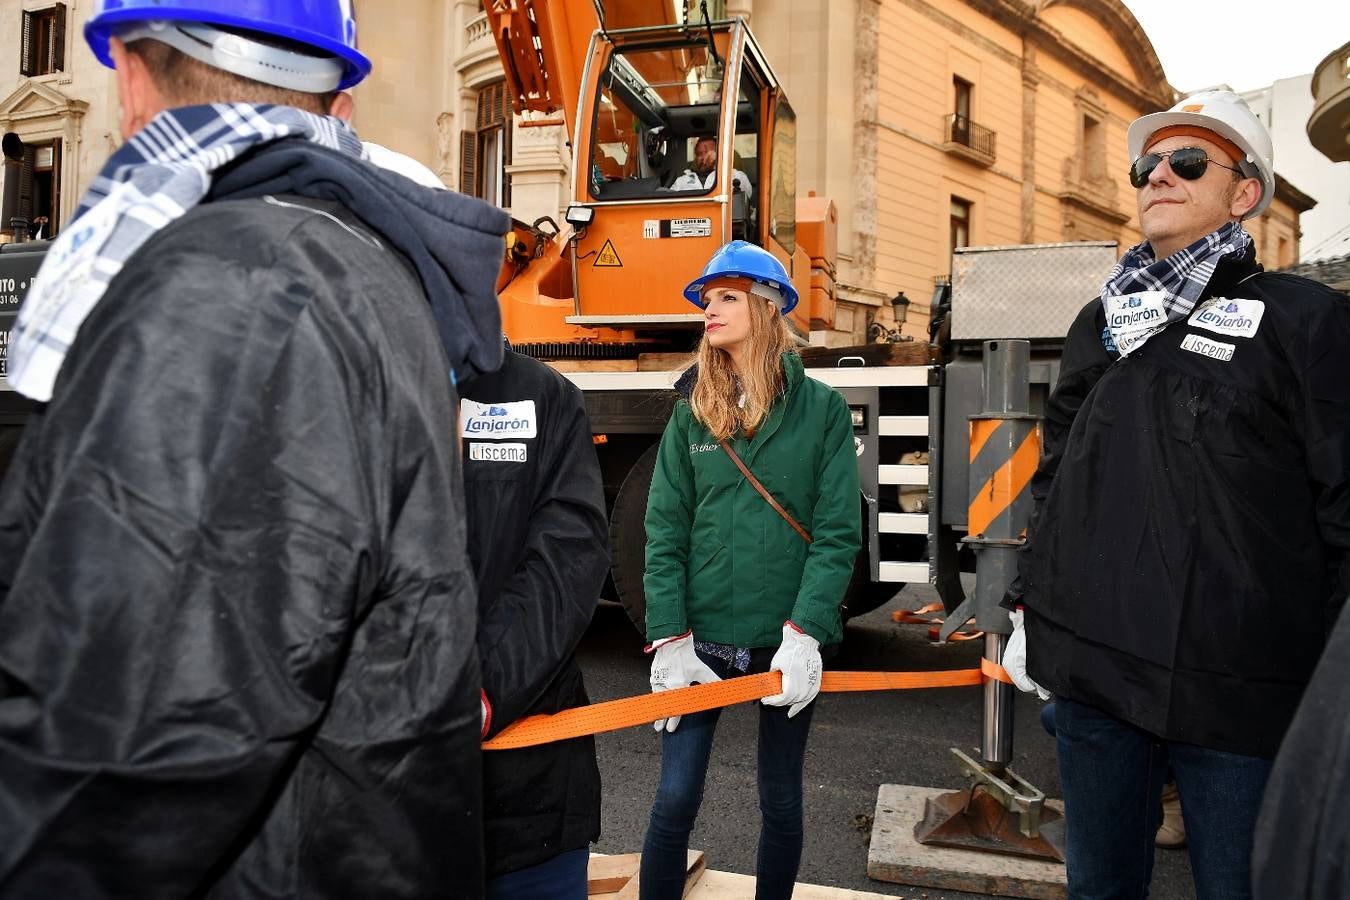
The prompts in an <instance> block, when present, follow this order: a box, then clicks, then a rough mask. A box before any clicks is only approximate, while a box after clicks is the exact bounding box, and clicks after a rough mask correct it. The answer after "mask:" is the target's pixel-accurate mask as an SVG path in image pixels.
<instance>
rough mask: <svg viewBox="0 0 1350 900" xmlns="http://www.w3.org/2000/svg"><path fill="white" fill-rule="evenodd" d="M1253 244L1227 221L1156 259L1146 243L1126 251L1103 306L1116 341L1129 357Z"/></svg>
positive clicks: (1105, 289)
mask: <svg viewBox="0 0 1350 900" xmlns="http://www.w3.org/2000/svg"><path fill="white" fill-rule="evenodd" d="M1251 242H1252V239H1251V237H1250V236H1249V235H1248V234H1247V232H1246V231H1245V230H1244V229H1243V228H1242V226H1241V225H1239V224H1238V223H1237V222H1226V223H1224V224H1223V225H1222V226H1220V227H1219V228H1218V229H1217V230H1215V231H1212V232H1210V233H1209V234H1207V235H1205V236H1204V237H1202V238H1201V239H1200V240H1198V241H1196V242H1195V243H1194V244H1191V245H1190V246H1189V247H1187V248H1186V249H1184V250H1180V251H1178V252H1176V253H1173V254H1172V255H1171V256H1169V257H1167V258H1166V259H1155V258H1154V256H1153V248H1152V247H1150V246H1149V244H1148V242H1147V241H1145V242H1143V243H1142V244H1137V245H1135V246H1133V247H1131V248H1130V249H1129V250H1127V251H1126V252H1125V255H1124V256H1123V257H1121V259H1120V262H1118V263H1116V267H1115V268H1114V269H1112V270H1111V274H1110V275H1108V276H1107V277H1106V283H1105V284H1103V285H1102V290H1101V298H1102V307H1103V308H1104V309H1105V311H1106V324H1107V328H1108V329H1109V330H1110V333H1111V334H1110V336H1111V340H1112V342H1113V343H1114V344H1115V348H1116V350H1117V352H1119V353H1120V355H1121V356H1127V355H1129V353H1130V351H1131V350H1134V349H1136V348H1138V347H1140V346H1142V345H1143V343H1144V342H1145V341H1147V340H1148V339H1149V338H1151V337H1152V336H1153V335H1155V334H1157V333H1158V332H1160V331H1162V330H1163V329H1164V328H1166V327H1167V326H1168V325H1171V324H1172V323H1173V322H1175V321H1177V320H1179V319H1184V318H1186V316H1188V315H1190V314H1191V310H1193V309H1194V308H1195V303H1196V301H1197V300H1199V299H1200V294H1201V292H1203V291H1204V289H1205V286H1206V285H1208V284H1209V279H1210V278H1211V277H1212V276H1213V275H1214V268H1215V267H1216V266H1217V265H1218V263H1219V260H1220V259H1222V258H1223V257H1225V256H1241V255H1242V254H1244V253H1246V251H1247V248H1248V247H1249V246H1251Z"/></svg>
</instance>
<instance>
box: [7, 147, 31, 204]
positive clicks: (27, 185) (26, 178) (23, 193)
mask: <svg viewBox="0 0 1350 900" xmlns="http://www.w3.org/2000/svg"><path fill="white" fill-rule="evenodd" d="M36 158H37V148H36V147H34V146H33V145H32V144H27V145H25V146H24V148H23V162H21V163H20V164H19V166H20V168H19V211H18V215H21V216H23V217H24V218H25V219H27V220H28V221H29V223H30V224H31V223H32V221H33V162H34V160H35V159H36ZM7 224H8V223H7Z"/></svg>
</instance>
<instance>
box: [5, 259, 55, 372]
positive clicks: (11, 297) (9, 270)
mask: <svg viewBox="0 0 1350 900" xmlns="http://www.w3.org/2000/svg"><path fill="white" fill-rule="evenodd" d="M45 249H46V244H45V243H44V244H38V245H36V246H35V247H33V248H32V249H29V248H28V247H26V246H25V245H23V244H8V245H4V246H3V247H2V248H0V391H8V390H10V387H9V383H8V382H6V381H5V380H4V377H5V375H6V374H8V372H9V347H10V337H9V335H10V330H11V329H12V328H13V327H14V320H15V318H17V316H18V313H19V305H20V304H21V303H23V298H24V296H25V295H26V294H27V293H28V286H29V285H30V284H32V283H33V276H35V275H37V270H38V268H39V267H40V266H41V265H42V258H43V256H45V253H44V250H45Z"/></svg>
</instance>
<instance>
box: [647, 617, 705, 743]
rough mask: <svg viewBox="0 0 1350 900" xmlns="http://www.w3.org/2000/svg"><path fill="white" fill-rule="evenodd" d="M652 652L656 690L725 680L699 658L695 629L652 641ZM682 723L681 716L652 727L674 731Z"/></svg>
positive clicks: (655, 691)
mask: <svg viewBox="0 0 1350 900" xmlns="http://www.w3.org/2000/svg"><path fill="white" fill-rule="evenodd" d="M647 652H648V653H653V652H654V654H655V655H653V656H652V675H651V684H652V693H653V694H659V693H661V692H662V691H673V690H674V689H675V688H682V687H689V685H691V684H712V683H713V682H714V681H721V680H722V679H721V678H718V677H717V673H716V672H714V671H713V670H712V669H710V668H708V664H707V663H705V662H704V661H703V660H701V659H699V658H698V654H697V653H695V652H694V632H693V631H692V630H691V631H686V632H685V633H684V634H677V635H676V636H675V637H668V638H661V640H659V641H652V643H651V646H649V647H648V648H647ZM679 724H680V717H679V716H671V717H670V718H668V719H657V720H656V721H655V722H653V723H652V727H653V728H655V729H656V730H657V731H660V730H661V729H662V728H664V729H665V730H666V731H674V730H675V729H676V728H677V727H678V726H679Z"/></svg>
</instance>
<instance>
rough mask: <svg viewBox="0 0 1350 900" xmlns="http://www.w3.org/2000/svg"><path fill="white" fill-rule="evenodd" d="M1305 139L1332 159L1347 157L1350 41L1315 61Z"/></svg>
mask: <svg viewBox="0 0 1350 900" xmlns="http://www.w3.org/2000/svg"><path fill="white" fill-rule="evenodd" d="M1312 93H1313V111H1312V115H1310V116H1308V140H1310V141H1311V142H1312V145H1313V146H1314V147H1316V148H1317V149H1318V150H1320V151H1322V154H1323V155H1324V156H1326V157H1327V159H1330V160H1332V161H1333V162H1344V161H1345V160H1350V125H1347V123H1348V122H1350V44H1346V45H1344V46H1343V47H1341V48H1340V49H1339V50H1337V51H1335V52H1334V53H1332V54H1331V55H1330V56H1328V57H1327V58H1326V59H1324V60H1322V61H1321V62H1320V63H1318V64H1317V70H1316V71H1315V72H1314V73H1313V77H1312Z"/></svg>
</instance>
